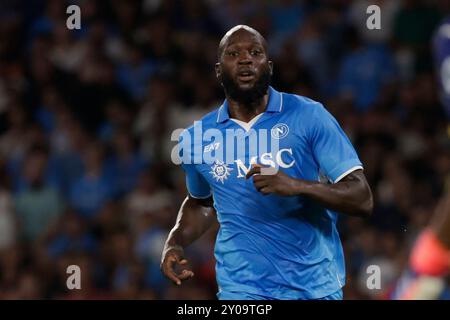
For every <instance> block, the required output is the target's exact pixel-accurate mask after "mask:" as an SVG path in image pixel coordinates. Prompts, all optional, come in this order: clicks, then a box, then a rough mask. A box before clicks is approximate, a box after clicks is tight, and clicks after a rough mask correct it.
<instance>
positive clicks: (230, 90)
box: [216, 29, 272, 103]
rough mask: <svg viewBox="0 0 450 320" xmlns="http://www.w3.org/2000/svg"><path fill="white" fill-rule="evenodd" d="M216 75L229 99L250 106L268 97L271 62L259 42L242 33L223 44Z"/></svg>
mask: <svg viewBox="0 0 450 320" xmlns="http://www.w3.org/2000/svg"><path fill="white" fill-rule="evenodd" d="M216 75H217V78H218V79H219V81H220V82H221V83H222V86H223V87H224V90H225V92H226V93H227V95H229V96H230V97H231V98H232V99H234V100H236V101H238V102H243V103H250V102H254V101H255V100H258V99H260V98H261V97H262V96H264V95H265V94H266V93H267V89H268V87H269V83H270V78H271V75H272V62H271V61H269V60H268V58H267V52H266V48H265V47H264V45H263V43H262V41H261V38H260V37H259V36H257V35H256V34H254V33H251V32H249V31H247V30H245V29H240V30H238V31H236V32H234V33H233V34H232V35H231V36H230V37H229V38H228V39H227V40H226V42H225V44H224V46H223V50H222V54H221V56H220V57H219V63H217V64H216Z"/></svg>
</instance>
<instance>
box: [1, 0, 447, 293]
mask: <svg viewBox="0 0 450 320" xmlns="http://www.w3.org/2000/svg"><path fill="white" fill-rule="evenodd" d="M69 4H78V5H80V7H81V27H82V28H81V30H68V29H67V28H66V19H67V17H68V15H67V14H66V12H65V11H66V7H67V6H68V5H69ZM370 4H377V5H379V6H380V8H381V14H382V16H381V17H382V20H381V22H382V29H381V30H368V29H367V27H366V19H367V17H368V15H367V14H366V8H367V6H368V5H370ZM449 8H450V5H449V1H437V0H436V1H420V0H405V1H395V0H394V1H380V0H371V1H365V0H362V1H344V0H329V1H290V0H284V1H257V0H253V1H236V0H230V1H222V0H209V1H206V0H205V1H200V0H190V1H174V0H167V1H158V0H142V1H119V0H111V1H95V0H89V1H75V0H73V1H70V2H65V1H63V0H53V1H41V0H27V1H25V0H22V1H9V0H3V1H1V3H0V298H1V299H36V298H44V299H96V298H105V299H109V298H116V299H155V298H156V299H214V298H215V292H216V290H217V289H216V285H215V276H214V260H213V242H214V232H211V233H209V234H208V235H206V236H205V237H203V238H202V239H201V240H199V241H198V242H196V243H195V244H194V245H193V246H192V247H191V248H189V250H187V252H186V256H187V257H188V258H189V259H190V261H191V264H192V266H193V268H194V272H195V275H196V276H195V278H194V279H192V280H190V281H188V282H187V283H185V284H184V285H183V286H182V287H176V286H174V285H172V284H171V283H169V281H167V280H166V279H165V278H163V276H162V275H161V273H160V270H159V263H160V256H161V250H162V246H163V242H164V240H165V238H166V236H167V233H168V231H169V229H170V228H171V226H172V225H173V223H174V221H175V217H176V214H177V210H178V208H179V205H180V204H181V201H182V200H183V199H184V197H185V195H186V191H185V186H184V174H183V172H182V171H181V170H180V168H178V167H176V166H175V165H173V164H172V162H171V160H170V152H171V149H172V147H173V145H174V144H173V142H171V140H170V136H171V133H172V130H174V129H176V128H183V127H186V126H188V125H190V124H191V123H192V122H193V121H194V120H196V119H199V118H200V117H201V115H203V114H204V113H206V112H208V111H209V110H212V109H213V108H215V107H217V106H218V105H219V104H221V102H222V100H223V97H224V96H223V91H222V89H221V87H220V86H219V84H218V83H217V81H216V79H215V74H214V64H215V62H216V59H217V57H216V49H217V45H218V42H219V40H220V37H221V36H222V35H223V34H224V32H225V31H226V30H227V29H228V28H230V27H232V26H234V25H236V24H241V23H245V24H248V25H250V26H252V27H254V28H255V29H257V30H259V31H260V32H261V33H262V34H263V35H264V36H265V37H266V38H267V40H268V43H269V50H270V54H271V58H272V59H273V60H274V63H275V69H274V77H273V82H272V83H273V86H274V87H275V88H276V89H278V90H282V91H288V92H295V93H298V94H301V95H305V96H309V97H312V98H314V99H316V100H318V101H321V102H323V103H324V104H325V106H326V107H327V108H328V110H329V111H330V112H332V114H333V115H334V116H335V117H336V118H337V119H338V120H339V122H340V123H341V125H342V127H343V128H344V130H345V131H346V133H347V134H348V135H349V137H350V138H351V140H352V141H353V143H354V145H355V147H356V149H357V151H358V153H359V155H360V157H361V159H362V161H363V163H364V166H365V174H366V176H367V178H368V180H369V182H370V185H371V186H372V189H373V192H374V196H375V211H374V215H373V217H372V218H371V219H369V220H367V221H365V220H361V219H354V218H348V217H345V216H341V218H340V222H339V227H340V231H341V238H342V240H343V244H344V249H345V255H346V262H347V277H348V279H347V285H346V287H345V291H344V296H345V298H346V299H382V298H383V297H385V295H386V293H387V292H388V291H389V289H390V287H391V286H392V285H393V284H394V281H395V280H396V279H397V277H398V276H399V274H400V273H401V272H402V270H403V269H404V267H405V265H406V262H407V256H408V252H409V249H410V247H411V244H412V242H413V241H414V239H415V237H416V235H417V233H418V231H419V230H421V229H422V228H423V227H424V226H425V225H426V223H427V221H428V220H429V218H430V215H431V214H432V212H433V209H434V206H435V204H436V200H437V199H438V197H439V196H440V194H441V193H442V191H443V190H444V189H445V186H446V184H447V185H448V182H449V177H450V175H449V173H450V146H449V140H448V136H447V125H448V117H447V116H446V112H445V108H444V106H442V105H441V104H440V103H439V99H438V86H437V82H436V77H437V75H436V72H435V70H434V68H433V63H432V61H433V60H432V57H431V39H432V35H433V32H435V30H436V27H437V25H438V23H439V22H440V21H441V20H442V18H443V17H444V16H445V14H446V13H448V12H449ZM71 264H77V265H79V266H80V267H81V271H82V289H81V290H73V291H70V290H68V289H67V288H66V279H67V276H68V275H67V274H66V268H67V266H68V265H71ZM371 264H375V265H379V266H380V268H381V272H382V289H381V290H368V289H367V287H366V279H367V276H368V275H367V274H366V267H367V266H368V265H371Z"/></svg>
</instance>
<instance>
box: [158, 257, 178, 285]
mask: <svg viewBox="0 0 450 320" xmlns="http://www.w3.org/2000/svg"><path fill="white" fill-rule="evenodd" d="M175 261H176V258H175V257H173V256H171V257H169V258H167V259H166V260H165V261H164V262H163V268H162V269H163V273H164V275H165V276H166V277H167V278H169V279H170V280H172V281H173V282H175V283H176V284H177V285H180V284H181V280H180V279H179V278H178V277H177V275H176V274H175V272H174V270H173V264H174V262H175Z"/></svg>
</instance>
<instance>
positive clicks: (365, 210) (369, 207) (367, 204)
mask: <svg viewBox="0 0 450 320" xmlns="http://www.w3.org/2000/svg"><path fill="white" fill-rule="evenodd" d="M358 211H359V215H360V216H361V217H363V218H369V217H371V216H372V213H373V196H372V192H371V191H370V188H368V190H367V192H366V196H365V197H364V201H361V202H360V206H359V210H358Z"/></svg>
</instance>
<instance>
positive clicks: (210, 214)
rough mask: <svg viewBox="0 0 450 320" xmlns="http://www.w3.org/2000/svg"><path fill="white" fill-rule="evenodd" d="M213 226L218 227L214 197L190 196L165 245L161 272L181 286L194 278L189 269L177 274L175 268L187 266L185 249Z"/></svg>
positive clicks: (182, 207)
mask: <svg viewBox="0 0 450 320" xmlns="http://www.w3.org/2000/svg"><path fill="white" fill-rule="evenodd" d="M213 225H217V218H216V211H215V209H214V207H213V199H212V197H208V198H206V199H196V198H193V197H191V196H190V195H189V196H188V197H187V198H186V199H185V200H184V202H183V204H182V205H181V208H180V211H179V212H178V217H177V220H176V223H175V226H174V227H173V228H172V230H171V231H170V233H169V236H168V237H167V240H166V243H165V245H164V250H163V254H162V258H161V270H162V272H163V273H164V275H165V276H166V277H168V278H169V279H170V280H172V281H173V282H175V283H176V284H178V285H180V284H181V282H182V281H183V280H186V279H189V278H191V277H193V276H194V273H193V272H192V271H191V270H189V269H188V268H184V269H183V271H182V272H181V273H179V274H177V273H176V272H175V270H174V267H175V266H176V265H180V266H186V265H187V263H188V261H187V260H186V259H185V258H184V248H186V247H187V246H189V245H190V244H191V243H192V242H194V241H195V240H197V239H198V238H200V236H202V235H203V234H204V233H205V232H206V231H208V230H209V229H210V228H211V227H212V226H213Z"/></svg>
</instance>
